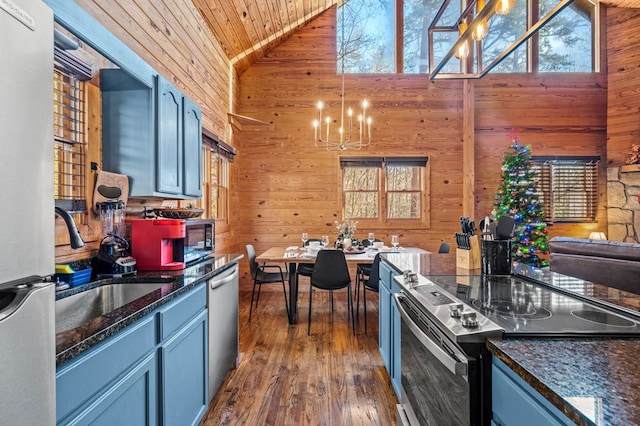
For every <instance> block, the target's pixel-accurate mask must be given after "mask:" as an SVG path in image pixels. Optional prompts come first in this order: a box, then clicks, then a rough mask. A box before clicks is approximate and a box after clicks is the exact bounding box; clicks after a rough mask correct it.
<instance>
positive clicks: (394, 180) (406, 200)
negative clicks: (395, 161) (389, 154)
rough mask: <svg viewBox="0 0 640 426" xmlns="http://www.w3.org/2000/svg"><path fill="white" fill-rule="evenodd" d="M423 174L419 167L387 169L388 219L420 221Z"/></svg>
mask: <svg viewBox="0 0 640 426" xmlns="http://www.w3.org/2000/svg"><path fill="white" fill-rule="evenodd" d="M421 189H422V173H421V168H419V167H393V166H391V167H389V166H388V167H387V217H388V218H389V219H418V218H420V212H421V210H422V209H421V203H420V200H421Z"/></svg>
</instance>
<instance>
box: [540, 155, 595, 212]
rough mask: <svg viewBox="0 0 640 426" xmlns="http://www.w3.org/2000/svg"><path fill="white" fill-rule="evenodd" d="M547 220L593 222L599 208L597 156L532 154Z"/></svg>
mask: <svg viewBox="0 0 640 426" xmlns="http://www.w3.org/2000/svg"><path fill="white" fill-rule="evenodd" d="M533 161H534V167H533V169H532V170H533V172H534V174H535V178H536V188H537V194H538V196H539V197H540V199H541V200H542V202H543V203H544V213H545V217H546V220H547V221H548V222H554V221H556V222H561V221H564V222H590V221H594V220H595V219H596V214H597V209H598V161H599V158H598V157H583V158H576V157H572V158H570V157H567V158H561V157H555V158H548V157H533Z"/></svg>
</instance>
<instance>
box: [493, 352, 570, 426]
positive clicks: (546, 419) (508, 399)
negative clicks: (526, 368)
mask: <svg viewBox="0 0 640 426" xmlns="http://www.w3.org/2000/svg"><path fill="white" fill-rule="evenodd" d="M491 398H492V404H493V407H492V408H493V419H492V422H491V424H492V425H493V426H511V425H517V426H540V425H545V426H560V425H565V426H569V425H574V422H572V421H571V420H569V418H568V417H567V416H565V415H564V414H563V413H562V412H561V411H560V410H558V409H557V408H556V407H555V406H554V405H552V404H551V403H550V402H549V401H547V400H546V399H545V398H544V397H543V396H542V395H540V393H539V392H537V391H536V390H535V389H534V388H533V387H531V385H529V384H528V383H527V382H525V381H524V380H523V379H522V378H521V377H520V376H518V375H517V374H516V373H515V372H514V371H513V370H511V369H510V368H509V367H507V365H506V364H505V363H504V362H502V361H501V360H499V359H498V358H496V357H493V366H492V370H491Z"/></svg>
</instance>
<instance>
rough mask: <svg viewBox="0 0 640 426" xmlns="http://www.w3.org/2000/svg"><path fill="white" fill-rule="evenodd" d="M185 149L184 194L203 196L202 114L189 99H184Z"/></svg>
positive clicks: (183, 126) (183, 127) (183, 125)
mask: <svg viewBox="0 0 640 426" xmlns="http://www.w3.org/2000/svg"><path fill="white" fill-rule="evenodd" d="M182 109H183V112H184V114H183V119H182V129H183V149H184V170H183V176H184V185H183V188H184V194H185V195H187V196H192V197H200V196H201V195H202V112H201V111H200V108H199V107H198V105H196V104H195V103H193V102H191V100H189V99H188V98H186V97H185V98H182Z"/></svg>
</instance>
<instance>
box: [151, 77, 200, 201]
mask: <svg viewBox="0 0 640 426" xmlns="http://www.w3.org/2000/svg"><path fill="white" fill-rule="evenodd" d="M156 90H157V92H156V93H157V95H156V102H157V118H156V120H157V125H156V129H157V162H158V170H157V185H158V188H157V190H158V191H159V192H162V193H167V194H177V195H179V196H184V197H185V198H198V197H200V196H201V195H202V184H201V182H202V160H201V159H202V112H201V110H200V108H199V107H198V106H197V105H196V104H195V103H193V102H192V101H190V100H189V99H188V98H187V97H186V96H184V95H183V94H182V93H180V91H179V90H178V89H176V88H175V87H173V85H171V83H169V82H168V81H167V80H166V79H165V78H163V77H162V76H160V75H158V76H157V77H156Z"/></svg>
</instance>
